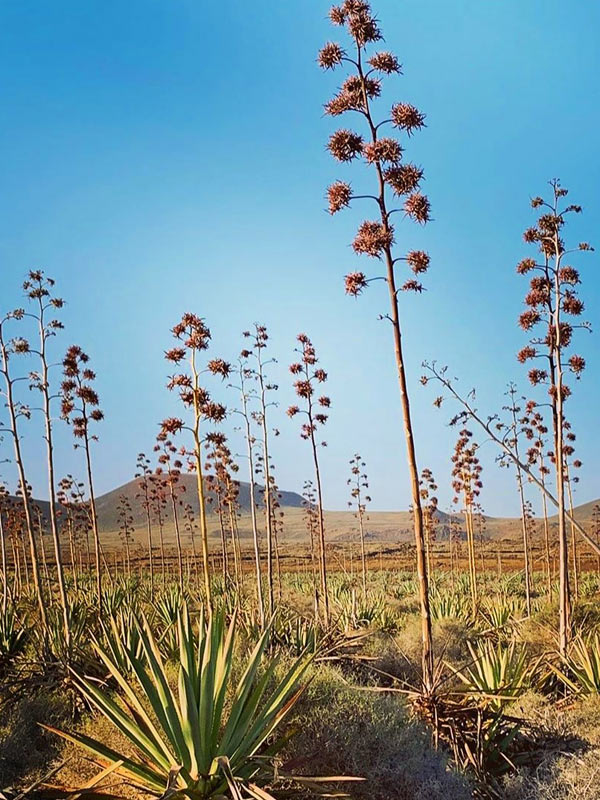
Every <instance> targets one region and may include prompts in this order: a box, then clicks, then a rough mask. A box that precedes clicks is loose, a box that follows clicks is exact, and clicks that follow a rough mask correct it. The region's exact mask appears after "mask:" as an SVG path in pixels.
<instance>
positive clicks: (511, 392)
mask: <svg viewBox="0 0 600 800" xmlns="http://www.w3.org/2000/svg"><path fill="white" fill-rule="evenodd" d="M506 395H507V396H508V399H509V403H508V405H506V406H503V409H502V410H503V411H506V412H508V414H509V416H510V421H509V423H508V425H507V427H506V442H507V444H508V445H509V447H510V448H511V450H512V451H513V452H514V454H515V456H516V457H517V460H520V458H521V453H520V440H521V436H522V434H523V433H524V426H525V424H526V423H527V416H525V417H523V416H522V412H523V409H522V408H521V406H520V405H519V404H518V400H517V387H516V386H515V384H514V383H512V382H511V383H509V385H508V389H507V391H506ZM499 460H500V463H501V464H502V465H506V466H508V462H507V459H506V457H504V456H501V457H500V459H499ZM515 478H516V481H517V489H518V492H519V507H520V510H521V534H522V537H523V558H524V562H525V564H524V572H525V605H526V609H527V616H528V617H529V616H531V564H530V560H531V559H530V547H529V524H528V520H527V514H526V502H525V489H524V485H523V471H522V470H521V467H520V466H519V464H518V461H517V463H515Z"/></svg>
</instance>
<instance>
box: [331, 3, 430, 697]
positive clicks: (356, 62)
mask: <svg viewBox="0 0 600 800" xmlns="http://www.w3.org/2000/svg"><path fill="white" fill-rule="evenodd" d="M329 16H330V19H331V22H332V23H333V24H334V25H336V26H340V27H342V26H343V27H345V28H346V31H347V33H348V35H349V37H350V41H351V54H348V53H347V52H346V51H345V50H344V49H343V48H342V47H341V46H340V45H339V44H336V43H334V42H329V43H327V44H326V45H325V46H324V47H323V49H322V50H321V52H320V53H319V58H318V61H319V65H320V66H321V67H322V68H323V69H334V68H336V67H338V66H340V65H345V66H347V67H349V69H350V74H349V76H348V77H347V78H346V80H345V81H344V83H343V84H342V87H341V89H340V90H339V92H338V94H336V95H335V96H334V97H333V98H332V99H331V100H330V101H329V102H328V103H327V104H326V105H325V111H326V113H327V114H329V115H331V116H333V117H338V116H340V115H342V114H346V113H353V114H358V115H359V116H360V117H361V118H362V119H363V122H364V123H365V125H366V131H367V136H366V138H364V137H363V135H362V134H361V133H357V132H355V131H353V130H349V129H345V128H342V129H340V130H337V131H336V132H335V133H333V134H332V135H331V137H330V139H329V145H328V147H329V151H330V153H331V155H332V156H333V157H334V158H335V159H336V160H337V161H339V162H342V163H346V162H351V161H353V160H354V159H357V158H362V159H364V161H365V162H366V164H367V166H369V167H370V168H372V169H373V170H374V172H375V191H374V192H369V191H367V192H359V193H356V192H354V191H353V190H352V187H351V186H350V184H349V183H347V182H345V181H339V180H338V181H336V182H335V183H333V184H332V185H331V186H330V187H329V188H328V192H327V194H328V199H329V210H330V212H331V213H332V214H335V213H336V212H338V211H340V210H341V209H343V208H345V207H346V206H349V205H350V202H351V201H352V200H355V199H367V200H369V201H371V202H374V203H375V205H376V208H377V213H378V219H376V220H365V221H364V222H362V223H361V225H360V226H359V229H358V233H357V235H356V237H355V239H354V242H353V248H354V251H355V252H356V253H357V254H364V255H367V256H370V257H372V258H376V259H378V260H380V261H382V262H383V264H384V274H383V275H381V276H375V277H373V278H368V277H367V276H366V275H365V273H363V272H352V273H349V274H348V275H346V279H345V281H346V292H347V293H348V294H350V295H353V296H357V295H359V294H360V293H361V292H362V291H363V289H365V288H366V287H367V286H368V284H369V283H370V282H371V281H373V280H384V281H385V282H386V284H387V288H388V296H389V311H388V313H387V314H385V319H387V320H388V321H389V322H390V323H391V326H392V334H393V341H394V354H395V359H396V370H397V374H398V385H399V389H400V403H401V407H402V419H403V427H404V436H405V440H406V451H407V459H408V468H409V475H410V484H411V496H412V507H413V512H414V513H413V521H414V534H415V544H416V551H417V572H418V579H419V597H420V606H421V620H422V667H423V684H424V687H425V688H426V689H430V688H431V687H432V686H433V666H434V660H433V640H432V633H431V614H430V608H429V577H428V574H427V564H426V553H425V529H424V521H423V512H422V508H421V498H420V492H419V470H418V467H417V457H416V452H415V443H414V435H413V425H412V419H411V410H410V401H409V395H408V385H407V377H406V364H405V357H404V350H403V344H402V329H401V324H400V308H399V299H398V298H399V294H400V293H401V292H421V291H422V290H423V285H422V284H421V282H420V276H421V275H422V274H423V273H425V272H426V271H427V269H428V267H429V256H428V254H427V253H426V252H423V251H421V250H412V251H409V252H407V253H405V254H404V255H398V254H397V252H396V250H395V248H394V243H395V229H394V226H393V225H392V222H391V216H392V214H393V213H395V212H398V211H400V212H402V211H403V212H404V215H405V216H406V217H409V218H410V219H412V220H414V221H416V222H418V223H420V224H425V223H426V222H428V221H429V219H430V205H429V200H428V198H427V197H426V196H425V195H424V194H423V193H422V192H421V191H420V189H419V185H420V182H421V180H422V178H423V170H422V169H421V168H420V167H418V166H416V165H415V164H410V163H402V156H403V147H402V145H401V144H400V142H399V141H398V140H397V139H395V138H393V137H389V136H385V135H382V128H383V127H384V126H386V125H392V126H393V127H394V128H396V130H398V131H402V132H403V133H404V134H405V135H406V137H407V138H408V137H410V136H411V134H412V133H413V132H414V131H416V130H419V129H420V128H422V127H423V126H424V124H425V116H424V114H423V113H422V112H420V111H419V110H418V109H417V108H415V107H414V106H413V105H411V104H409V103H397V104H395V105H393V106H392V108H391V112H390V114H389V116H387V117H384V118H383V119H382V120H381V121H379V122H377V121H376V120H375V117H374V114H373V105H374V101H375V100H376V99H377V98H378V97H379V96H380V94H381V84H382V78H383V77H384V76H389V75H393V74H399V73H400V72H401V66H400V63H399V62H398V59H397V58H396V56H395V55H393V54H392V53H389V52H387V51H375V52H372V53H371V54H370V55H369V54H368V52H367V50H368V48H370V47H371V46H372V45H374V44H375V43H377V42H379V41H381V40H382V39H383V36H382V34H381V31H380V28H379V24H378V21H377V20H376V19H375V17H374V16H373V14H372V12H371V9H370V6H369V4H368V3H367V2H364V0H344V2H343V3H342V4H341V5H340V6H333V8H332V9H331V11H330V14H329ZM390 195H391V197H390ZM401 262H404V264H405V266H406V267H408V269H409V276H408V278H407V279H405V280H404V279H402V278H401V277H400V276H399V274H398V267H399V265H400V263H401Z"/></svg>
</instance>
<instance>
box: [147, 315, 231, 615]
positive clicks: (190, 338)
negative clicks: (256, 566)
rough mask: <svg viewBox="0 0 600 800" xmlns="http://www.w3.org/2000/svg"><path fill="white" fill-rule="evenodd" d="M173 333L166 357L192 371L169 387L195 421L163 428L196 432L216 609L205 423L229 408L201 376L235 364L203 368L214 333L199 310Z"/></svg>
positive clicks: (225, 371) (205, 563)
mask: <svg viewBox="0 0 600 800" xmlns="http://www.w3.org/2000/svg"><path fill="white" fill-rule="evenodd" d="M172 333H173V336H174V337H175V339H176V340H177V342H178V344H177V346H176V347H173V348H172V349H171V350H168V351H167V352H166V353H165V358H166V359H167V360H168V361H170V362H171V363H173V364H177V365H179V364H181V363H182V362H185V361H186V360H187V362H188V365H189V371H188V372H185V373H183V372H182V373H177V374H175V375H172V376H171V377H170V379H169V383H168V388H169V389H170V390H171V391H177V392H178V394H179V398H180V400H181V402H182V403H183V405H184V407H185V408H186V409H187V410H189V411H191V414H192V421H191V424H190V425H186V424H185V423H184V421H183V420H182V419H180V418H178V417H170V418H168V419H165V420H164V421H163V423H162V432H163V433H165V434H166V435H174V434H177V433H180V432H181V431H183V430H185V431H187V432H188V433H191V435H192V440H193V447H192V449H191V450H190V451H187V455H189V457H190V458H191V460H192V463H193V465H194V468H195V471H196V486H197V491H198V505H199V508H200V538H201V543H202V569H203V576H204V592H205V595H206V602H207V604H208V607H209V609H212V589H211V583H210V563H209V547H208V520H207V513H206V497H205V491H204V480H203V464H202V457H203V455H202V439H203V436H202V426H203V424H204V423H206V422H212V423H219V422H222V420H223V419H224V418H225V415H226V410H225V406H223V405H221V403H215V402H214V401H213V400H212V399H211V397H210V394H209V392H208V390H207V389H205V388H204V387H203V386H201V385H200V376H201V374H202V373H203V372H210V373H212V374H213V375H220V376H221V377H222V378H226V377H228V375H229V373H230V370H231V368H230V366H229V364H227V363H226V362H225V361H223V360H222V359H212V360H210V361H208V363H207V365H206V367H205V368H204V369H202V368H201V364H200V356H201V354H202V353H204V352H205V351H206V350H207V349H208V346H209V344H210V338H211V336H210V330H209V328H208V327H207V326H206V324H205V322H204V320H203V319H201V318H200V317H198V316H196V315H195V314H191V313H189V312H188V313H185V314H184V315H183V316H182V318H181V320H180V322H178V323H177V325H175V326H174V328H173V329H172Z"/></svg>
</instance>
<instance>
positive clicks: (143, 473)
mask: <svg viewBox="0 0 600 800" xmlns="http://www.w3.org/2000/svg"><path fill="white" fill-rule="evenodd" d="M151 475H152V470H151V469H150V459H149V458H148V457H147V456H146V454H145V453H138V457H137V462H136V473H135V478H136V481H137V486H138V489H139V491H138V492H137V493H136V495H135V496H136V498H137V499H138V500H140V501H141V504H142V508H143V509H144V514H145V515H146V540H147V544H148V566H149V570H150V602H152V600H153V599H154V554H153V552H152V547H153V544H152V507H151V503H150V494H151V491H152V485H151V482H150V479H151Z"/></svg>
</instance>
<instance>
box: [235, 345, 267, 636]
mask: <svg viewBox="0 0 600 800" xmlns="http://www.w3.org/2000/svg"><path fill="white" fill-rule="evenodd" d="M251 355H252V351H251V350H248V349H243V350H242V352H241V353H240V357H239V360H238V368H237V370H236V372H237V375H238V384H237V385H234V386H233V388H235V389H237V391H238V392H239V395H240V404H241V405H240V408H239V409H237V410H236V412H237V413H238V414H239V415H240V416H241V417H242V420H243V433H244V439H245V441H246V458H247V461H248V486H249V492H250V519H251V522H252V543H253V545H254V567H255V573H256V602H257V607H258V615H259V621H260V626H261V629H263V630H264V627H265V604H264V598H263V587H262V565H261V553H260V535H259V530H258V518H257V513H256V508H257V503H256V453H255V450H256V436H255V435H254V432H253V430H252V412H251V410H250V402H251V401H252V400H253V399H255V398H256V390H255V388H254V386H253V385H252V383H251V382H252V381H256V374H255V372H254V370H253V369H252V368H251V367H250V366H249V364H248V359H249V357H250V356H251Z"/></svg>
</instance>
